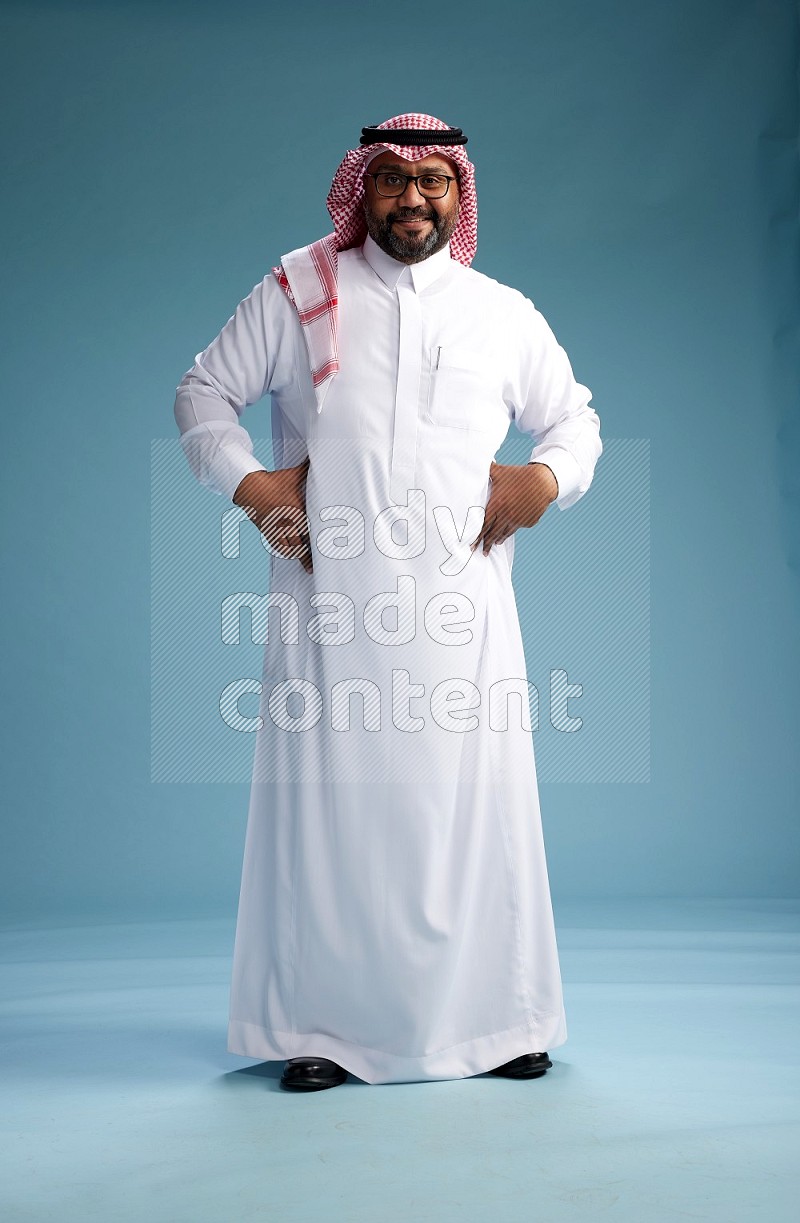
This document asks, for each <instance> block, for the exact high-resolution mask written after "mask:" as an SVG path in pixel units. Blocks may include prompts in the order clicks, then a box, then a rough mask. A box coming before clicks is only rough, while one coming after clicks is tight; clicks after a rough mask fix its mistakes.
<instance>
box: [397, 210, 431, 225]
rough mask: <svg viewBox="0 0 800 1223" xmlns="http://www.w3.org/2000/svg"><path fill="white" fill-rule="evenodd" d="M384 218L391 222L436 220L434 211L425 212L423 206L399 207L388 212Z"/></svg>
mask: <svg viewBox="0 0 800 1223" xmlns="http://www.w3.org/2000/svg"><path fill="white" fill-rule="evenodd" d="M386 220H387V221H388V222H389V224H390V225H391V223H392V222H393V221H434V222H435V221H436V213H435V212H426V211H425V209H424V208H400V209H398V211H397V212H390V213H389V215H388V216H387V218H386Z"/></svg>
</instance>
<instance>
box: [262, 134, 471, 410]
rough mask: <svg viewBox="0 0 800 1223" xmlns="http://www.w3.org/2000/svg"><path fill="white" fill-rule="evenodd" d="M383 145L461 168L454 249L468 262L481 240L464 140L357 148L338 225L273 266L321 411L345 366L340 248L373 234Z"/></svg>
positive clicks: (335, 200)
mask: <svg viewBox="0 0 800 1223" xmlns="http://www.w3.org/2000/svg"><path fill="white" fill-rule="evenodd" d="M378 127H379V128H381V129H385V130H386V131H391V130H392V129H397V128H416V129H419V130H422V131H426V130H434V131H447V130H449V124H447V123H443V122H442V120H441V119H435V118H434V117H433V115H417V114H407V115H395V116H394V118H393V119H387V120H386V121H385V122H384V123H379V124H378ZM382 149H388V150H390V151H391V152H392V153H396V154H397V155H398V156H399V157H404V158H405V159H406V160H407V161H420V160H421V159H422V158H423V157H430V156H431V155H432V154H433V153H440V154H442V155H443V156H445V157H448V158H449V159H450V161H452V162H454V163H455V165H456V166H457V167H458V171H459V175H460V180H461V181H460V203H459V214H458V223H457V225H456V228H455V230H454V231H453V236H452V237H451V239H450V253H451V255H452V256H453V258H454V259H457V260H458V262H459V263H463V264H464V265H465V266H466V267H469V265H470V264H471V263H472V260H473V259H474V257H475V249H476V247H477V245H478V200H477V196H476V194H475V167H474V166H473V164H472V162H471V161H470V160H469V158H468V157H467V154H466V152H465V151H464V146H463V145H438V144H426V145H419V146H415V145H405V144H404V145H399V144H391V143H389V142H388V141H387V143H386V144H383V143H381V144H367V145H362V146H361V147H359V148H357V149H351V150H350V152H349V153H346V154H345V157H344V159H343V161H342V163H341V165H340V166H339V168H338V170H337V171H336V174H335V175H334V179H333V183H332V184H331V189H330V191H329V193H328V212H329V213H330V215H331V219H332V221H333V224H334V232H333V233H332V234H328V235H327V237H325V238H320V239H319V240H318V241H317V242H312V243H311V245H310V246H301V247H300V248H299V249H298V250H296V251H290V252H289V254H287V255H284V256H283V259H282V260H281V263H280V264H279V266H278V267H276V268H273V269H272V271H273V273H274V275H275V276H276V277H277V279H278V283H279V284H280V285H281V287H282V288H283V289H284V291H285V293H286V294H287V296H288V298H289V300H290V301H291V302H292V303H293V304H294V306H295V308H296V310H297V314H298V317H299V319H300V323H301V324H302V327H303V335H304V336H305V340H306V347H307V349H308V356H309V360H310V363H311V376H312V379H313V383H314V394H315V396H316V400H317V411H318V412H319V411H321V410H322V404H323V401H324V399H325V393H326V391H327V389H328V387H329V386H330V384H331V382H332V380H333V378H334V377H335V376H336V374H337V372H338V370H339V350H338V345H337V334H336V333H337V315H338V306H339V298H338V283H337V282H338V261H337V255H338V252H339V251H346V250H350V248H351V247H354V246H361V245H362V244H363V242H364V239H365V238H366V236H367V226H366V221H365V218H364V207H363V201H364V171H365V169H366V167H367V165H368V164H369V162H370V161H371V160H372V158H373V157H374V156H375V155H376V153H379V152H380V151H381V150H382Z"/></svg>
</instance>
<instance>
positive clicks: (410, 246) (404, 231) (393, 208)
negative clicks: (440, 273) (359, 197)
mask: <svg viewBox="0 0 800 1223" xmlns="http://www.w3.org/2000/svg"><path fill="white" fill-rule="evenodd" d="M380 173H387V174H391V173H395V174H451V175H457V174H458V171H457V170H456V168H455V166H454V165H453V163H452V162H451V161H449V160H448V158H447V157H441V156H439V155H437V154H433V155H432V156H431V157H423V158H422V160H421V161H408V160H407V159H406V158H405V157H398V156H397V154H396V153H390V152H386V153H382V154H380V155H379V156H378V157H376V158H375V159H374V160H373V161H372V162H371V163H370V165H369V166H368V167H367V173H366V175H365V176H364V216H365V218H366V222H367V232H368V234H369V236H370V237H371V238H372V240H373V241H374V242H377V244H378V246H379V247H380V248H381V250H384V251H386V253H387V255H391V256H392V258H393V259H397V260H398V261H399V262H400V263H419V262H420V261H421V260H423V259H427V258H428V256H429V255H434V254H435V253H436V252H437V251H440V250H441V249H442V247H443V246H446V244H447V243H448V242H449V241H450V238H451V237H452V234H453V231H454V229H455V227H456V224H457V222H458V200H459V195H458V181H455V182H451V183H449V184H448V191H447V195H445V196H443V197H442V198H441V199H438V200H431V199H428V198H427V197H426V196H423V195H420V193H419V191H418V190H417V184H416V183H413V182H409V183H407V184H406V189H405V191H404V192H403V194H402V195H396V196H393V197H391V198H387V197H386V196H382V195H378V192H377V189H376V187H375V180H374V179H372V178H370V177H369V175H370V174H380Z"/></svg>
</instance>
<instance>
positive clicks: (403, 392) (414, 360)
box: [389, 272, 422, 504]
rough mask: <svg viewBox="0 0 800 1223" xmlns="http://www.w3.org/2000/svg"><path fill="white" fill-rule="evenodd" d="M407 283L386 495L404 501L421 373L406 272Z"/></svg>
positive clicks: (416, 317)
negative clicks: (387, 492) (387, 493)
mask: <svg viewBox="0 0 800 1223" xmlns="http://www.w3.org/2000/svg"><path fill="white" fill-rule="evenodd" d="M405 276H408V283H398V285H397V300H398V303H399V306H400V351H399V356H398V363H397V393H396V396H395V408H394V432H393V436H392V457H391V470H390V478H389V495H390V497H391V498H392V500H393V501H394V502H397V503H400V504H405V503H406V501H407V500H408V490H409V489H410V488H413V487H414V473H415V468H416V459H417V423H418V419H419V388H420V379H421V376H422V311H421V310H420V304H419V298H418V297H417V294H416V291H415V289H414V285H413V282H411V277H410V275H409V274H408V272H406V273H405Z"/></svg>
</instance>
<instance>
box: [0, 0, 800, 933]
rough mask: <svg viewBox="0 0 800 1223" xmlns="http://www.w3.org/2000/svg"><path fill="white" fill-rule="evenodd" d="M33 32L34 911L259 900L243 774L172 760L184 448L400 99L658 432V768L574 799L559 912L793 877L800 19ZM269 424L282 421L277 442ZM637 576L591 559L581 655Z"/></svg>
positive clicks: (27, 672)
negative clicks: (247, 889)
mask: <svg viewBox="0 0 800 1223" xmlns="http://www.w3.org/2000/svg"><path fill="white" fill-rule="evenodd" d="M0 21H1V25H0V46H2V51H0V57H1V59H0V67H2V71H0V89H2V92H3V99H2V103H3V105H2V114H3V116H4V122H3V170H4V190H3V195H2V201H1V202H0V206H1V207H2V210H3V237H4V243H3V245H4V248H5V265H6V266H5V271H4V276H3V279H4V285H5V289H6V292H5V294H4V302H3V307H2V308H3V317H2V326H3V339H4V350H5V356H4V376H3V389H4V400H5V412H4V417H3V427H4V452H5V456H6V472H5V477H4V481H3V497H4V502H5V504H4V511H3V516H2V525H3V531H4V555H5V562H4V566H3V570H4V578H5V599H4V604H3V608H4V645H5V650H4V655H5V664H4V667H5V692H6V698H5V701H4V703H3V740H2V742H3V764H4V783H3V798H4V817H3V821H4V828H5V847H6V848H5V851H4V854H3V858H2V863H3V864H2V872H3V877H2V880H1V881H0V882H1V884H2V886H1V888H0V894H1V895H2V906H3V910H4V913H5V916H6V918H7V920H9V921H11V922H14V921H17V920H26V921H27V920H34V921H35V920H39V919H41V920H42V921H47V920H49V919H50V918H51V917H53V916H56V915H57V916H73V917H83V916H85V917H88V918H92V917H96V916H109V917H112V916H113V917H126V916H133V917H137V916H143V915H147V916H172V915H176V916H179V915H184V914H189V913H192V914H195V913H198V914H203V913H209V914H211V913H230V912H231V910H232V908H233V907H234V906H235V900H236V895H237V893H238V882H239V869H240V864H241V853H242V848H243V838H244V826H245V820H246V807H247V790H248V787H247V784H246V782H242V783H238V784H237V783H231V782H228V783H225V784H213V783H212V784H163V783H154V782H153V781H152V780H151V771H150V770H151V761H150V690H151V663H150V638H149V633H150V622H149V616H150V534H149V530H150V485H149V479H150V450H151V442H152V440H153V439H162V438H163V439H168V438H174V437H175V436H176V434H177V430H176V427H175V425H174V421H173V417H172V405H173V401H174V392H175V387H176V385H177V382H178V381H179V379H180V377H181V375H182V374H183V372H184V371H185V370H186V369H187V368H188V367H189V366H190V365H191V364H192V361H193V359H194V354H195V353H197V352H199V351H200V350H201V349H202V348H203V347H204V346H205V345H206V344H207V343H208V342H209V340H210V339H211V338H212V337H213V336H214V335H215V334H216V333H217V332H218V331H219V329H220V327H221V326H222V325H223V324H224V322H225V321H226V319H227V318H228V317H229V315H230V314H231V313H232V312H233V310H234V308H235V306H236V304H237V302H238V301H239V300H240V299H241V298H242V297H244V296H245V295H246V294H247V293H248V292H249V290H250V288H251V287H252V286H253V284H254V283H256V282H257V281H258V280H259V279H260V278H261V277H262V276H263V275H264V273H265V272H266V270H267V269H268V268H269V267H270V266H271V265H272V264H273V263H274V262H276V261H277V259H278V258H279V257H280V255H281V254H282V253H283V252H284V251H286V250H289V249H291V248H293V247H296V246H299V245H302V244H303V243H305V242H308V241H310V240H312V239H314V238H316V237H319V236H321V235H322V234H324V233H327V232H329V229H330V224H329V218H328V216H327V213H326V211H325V205H324V201H325V195H326V194H327V189H328V186H329V183H330V179H331V176H332V174H333V171H334V170H335V168H336V165H337V164H338V162H339V160H340V158H341V156H342V155H343V153H344V151H345V150H346V149H347V148H348V147H351V146H352V145H354V144H356V143H357V138H358V134H359V131H360V128H361V126H362V125H364V124H365V123H374V122H379V121H380V120H382V119H384V118H386V117H388V116H389V115H392V114H396V113H399V112H401V111H404V110H422V111H426V112H429V113H433V114H436V115H439V116H440V117H442V118H443V119H445V120H446V121H447V122H450V123H453V124H457V125H459V126H461V127H463V128H464V130H465V131H466V132H467V133H468V135H469V139H470V143H469V151H470V155H471V156H472V158H473V160H474V161H475V164H476V167H477V172H478V193H479V203H480V226H479V250H478V255H477V258H476V261H475V267H476V268H477V269H478V270H479V271H482V272H485V273H487V274H489V275H491V276H493V277H495V278H497V279H499V280H502V281H505V282H507V283H509V284H512V285H514V286H516V287H518V288H520V289H521V290H522V291H523V292H525V293H526V294H527V295H528V296H530V297H531V298H532V299H533V300H534V301H535V302H536V304H537V306H538V307H539V308H540V309H541V310H542V312H543V313H544V315H545V317H546V318H547V319H548V321H549V322H550V324H551V326H552V327H553V329H554V330H555V332H556V334H557V336H558V337H559V339H560V341H561V342H562V344H563V345H564V347H565V348H566V349H567V351H568V353H569V355H570V358H571V360H572V364H573V368H574V370H575V373H576V376H577V377H578V379H579V380H580V381H582V382H584V383H586V384H587V385H588V386H590V387H591V388H592V391H593V393H594V398H593V406H594V407H595V408H596V410H597V411H598V413H599V414H600V416H601V420H602V424H603V434H604V437H605V438H606V439H607V440H609V441H611V442H613V441H614V440H615V439H620V440H625V439H647V440H649V450H650V494H651V505H650V515H651V517H650V544H651V548H650V560H651V622H650V659H651V675H650V680H651V725H650V732H651V740H650V762H649V776H650V780H649V781H648V782H644V783H642V782H635V783H627V784H626V783H609V782H605V783H596V784H587V783H580V784H577V783H576V784H550V783H547V782H544V783H543V784H542V787H541V798H542V808H543V817H544V826H545V837H546V842H547V847H548V862H549V869H550V876H551V883H552V886H553V895H554V900H555V902H556V904H558V902H559V900H561V899H567V898H574V897H604V898H622V897H627V896H642V897H647V896H650V897H653V896H654V897H658V896H666V897H671V896H675V897H678V896H682V897H692V896H712V897H713V896H716V897H736V896H744V897H747V896H750V897H753V896H755V897H762V896H763V897H789V896H792V895H795V894H796V888H797V873H796V862H797V853H796V850H797V825H798V821H797V812H798V786H797V780H798V755H799V753H798V749H797V744H798V727H797V697H796V689H795V683H796V678H797V676H798V667H797V663H798V657H797V656H798V632H797V627H798V625H797V604H798V585H797V578H798V562H799V561H800V546H799V540H798V530H797V528H798V513H797V511H798V499H799V498H800V481H799V480H798V474H797V473H798V471H799V470H800V436H799V434H800V424H799V423H798V412H797V374H798V360H797V357H798V327H797V324H798V318H797V314H798V294H797V289H798V284H797V280H798V275H797V273H798V264H797V254H798V249H797V247H798V243H797V229H798V224H797V222H798V198H799V196H798V188H799V183H800V177H799V175H798V156H797V152H798V150H797V130H798V101H797V98H798V91H797V53H798V33H797V17H796V11H795V6H794V5H793V4H791V3H789V2H788V0H785V2H784V0H742V2H740V3H737V2H735V0H733V2H730V0H703V2H701V3H698V2H697V0H676V2H675V3H672V4H670V5H665V6H659V7H652V6H645V5H642V4H641V3H638V2H637V0H611V2H608V3H600V4H597V3H589V2H588V0H586V2H584V3H576V2H575V0H572V2H569V0H559V2H558V3H555V2H552V0H551V2H548V3H542V2H539V3H536V2H534V3H531V4H527V5H522V4H511V3H507V2H504V0H500V2H499V3H494V4H492V5H485V4H481V5H475V4H470V3H459V4H455V3H452V2H451V0H440V3H439V4H436V5H430V4H425V5H423V4H419V3H416V2H415V0H411V2H408V3H404V4H403V5H402V7H400V6H397V7H396V8H391V7H389V6H381V7H378V8H377V9H375V8H373V9H370V10H363V9H362V8H361V6H358V7H355V6H354V7H353V8H352V9H349V8H343V7H341V6H328V5H311V4H299V5H297V6H295V7H294V8H292V9H291V10H287V9H286V8H284V7H283V6H273V5H267V4H249V3H237V2H235V0H231V2H229V3H226V4H224V5H219V4H215V5H212V4H206V3H202V2H201V3H191V4H189V3H187V4H181V3H175V2H169V0H164V2H161V3H159V4H155V3H143V2H141V0H140V2H137V3H130V4H125V5H122V4H119V5H117V4H113V3H105V4H100V3H93V4H92V3H84V4H81V5H80V6H73V5H71V4H45V3H35V2H32V3H25V4H22V3H19V4H15V3H5V4H3V5H2V7H1V8H0ZM268 413H269V405H268V401H266V400H265V401H262V403H261V404H259V405H256V406H254V407H252V408H251V409H249V411H248V414H247V416H246V417H245V420H244V423H245V424H246V426H247V427H248V429H249V430H250V432H251V433H252V434H253V435H254V436H261V437H263V436H266V435H268V432H269V424H268V420H269V415H268ZM605 479H606V476H605V475H604V467H603V460H602V459H601V465H600V466H599V467H598V472H597V476H596V481H595V486H594V487H593V489H592V490H591V491H590V493H589V494H588V495H587V497H586V498H584V500H583V501H582V502H581V503H579V505H577V506H575V507H573V508H572V509H571V510H568V511H566V512H565V514H564V518H565V520H566V518H567V515H570V514H572V515H576V516H577V515H579V514H580V515H581V516H582V520H583V522H585V524H586V528H587V530H588V529H590V528H589V524H590V522H591V520H592V509H593V498H595V495H596V503H598V504H599V503H600V501H601V498H602V497H603V496H606V498H607V497H608V485H606V486H605V492H604V485H603V481H604V480H605ZM613 491H614V497H615V498H616V502H615V503H616V505H617V507H618V511H619V513H620V514H621V515H622V518H623V520H624V511H625V495H626V492H625V482H624V480H621V481H618V482H616V483H615V484H614V487H613ZM193 495H194V501H193V500H192V499H191V498H189V499H188V500H182V501H181V503H180V504H181V506H185V509H184V510H183V511H182V512H184V513H186V514H191V513H192V512H193V509H192V506H193V505H195V506H196V507H197V512H198V513H201V511H200V508H199V507H200V504H201V502H202V500H203V499H204V498H205V499H210V497H211V495H210V494H209V493H207V492H206V491H205V490H203V489H201V488H200V487H199V486H197V487H196V488H195V490H194V494H193ZM217 509H218V506H217V505H216V504H215V505H214V510H215V511H216V510H217ZM556 513H557V511H556V510H551V511H550V515H555V514H556ZM575 521H577V518H576V520H575ZM638 522H639V519H637V523H638ZM184 526H185V524H184ZM560 526H561V524H559V527H558V529H560ZM540 529H541V530H542V532H543V535H542V539H544V537H545V533H546V532H550V533H551V534H552V533H553V531H555V530H556V529H557V527H556V525H555V524H552V523H551V522H550V521H543V523H542V524H540V527H539V528H536V530H540ZM575 530H576V534H579V532H578V531H577V528H576V529H575ZM534 537H535V532H529V533H528V534H527V536H526V538H525V539H524V540H522V541H521V542H520V546H519V547H518V550H517V557H516V560H515V580H517V582H518V589H519V590H520V591H521V592H523V591H524V589H525V588H526V587H525V581H526V573H527V574H531V573H532V572H533V569H532V566H533V564H534V559H535V549H536V547H537V544H536V540H535V538H534ZM618 576H619V575H618V574H616V573H615V572H614V571H613V570H612V571H607V570H604V569H600V570H595V571H593V572H592V574H591V582H590V581H589V580H588V579H587V581H586V582H585V583H584V586H583V592H584V601H583V603H582V604H581V608H582V611H583V613H584V615H583V623H581V619H580V618H579V617H576V619H575V632H578V631H581V632H582V633H585V637H583V638H582V639H581V640H582V646H583V647H585V648H588V647H589V646H591V645H592V644H594V646H595V647H596V648H597V649H598V650H600V651H602V648H603V640H602V632H603V631H604V630H603V626H602V622H601V623H600V624H599V625H598V623H597V622H596V620H595V618H594V611H593V609H594V601H593V600H594V596H593V593H592V592H593V590H594V592H595V594H596V596H597V597H598V598H602V597H603V596H604V594H607V592H608V591H610V590H613V587H614V584H615V582H618ZM595 584H596V585H595ZM521 602H524V599H522V598H521ZM521 614H522V616H523V621H525V611H524V608H522V607H521ZM527 631H528V626H527V625H526V633H527ZM526 645H527V646H528V647H529V650H530V646H531V642H530V640H529V639H527V637H526ZM555 665H557V664H555Z"/></svg>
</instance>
